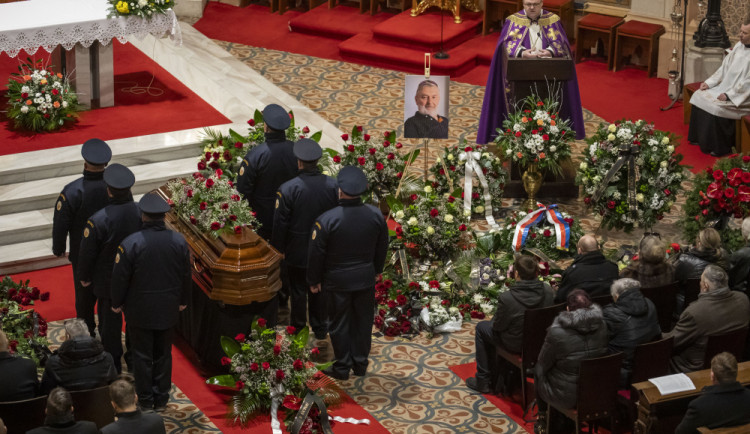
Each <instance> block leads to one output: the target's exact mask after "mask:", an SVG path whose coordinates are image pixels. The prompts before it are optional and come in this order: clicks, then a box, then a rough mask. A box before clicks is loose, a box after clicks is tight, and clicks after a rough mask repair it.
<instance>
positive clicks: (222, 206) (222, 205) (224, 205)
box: [221, 203, 229, 209]
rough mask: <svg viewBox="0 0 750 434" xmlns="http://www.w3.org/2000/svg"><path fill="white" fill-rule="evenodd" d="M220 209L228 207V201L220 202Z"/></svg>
mask: <svg viewBox="0 0 750 434" xmlns="http://www.w3.org/2000/svg"><path fill="white" fill-rule="evenodd" d="M221 209H229V204H228V203H222V204H221Z"/></svg>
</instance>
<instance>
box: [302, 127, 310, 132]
mask: <svg viewBox="0 0 750 434" xmlns="http://www.w3.org/2000/svg"><path fill="white" fill-rule="evenodd" d="M309 132H310V128H307V127H306V126H305V127H303V128H302V133H303V134H307V133H309Z"/></svg>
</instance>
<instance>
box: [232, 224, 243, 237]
mask: <svg viewBox="0 0 750 434" xmlns="http://www.w3.org/2000/svg"><path fill="white" fill-rule="evenodd" d="M234 233H235V234H237V235H240V234H242V226H235V227H234Z"/></svg>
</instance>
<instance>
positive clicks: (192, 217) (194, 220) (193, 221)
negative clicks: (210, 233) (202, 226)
mask: <svg viewBox="0 0 750 434" xmlns="http://www.w3.org/2000/svg"><path fill="white" fill-rule="evenodd" d="M190 223H192V224H194V225H195V224H198V219H196V218H195V216H192V215H191V216H190Z"/></svg>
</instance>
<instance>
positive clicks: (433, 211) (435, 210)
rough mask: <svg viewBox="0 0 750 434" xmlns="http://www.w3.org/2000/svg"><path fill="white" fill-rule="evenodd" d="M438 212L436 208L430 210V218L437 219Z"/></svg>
mask: <svg viewBox="0 0 750 434" xmlns="http://www.w3.org/2000/svg"><path fill="white" fill-rule="evenodd" d="M438 214H439V213H438V210H437V209H436V208H433V209H431V210H430V217H437V216H438Z"/></svg>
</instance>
